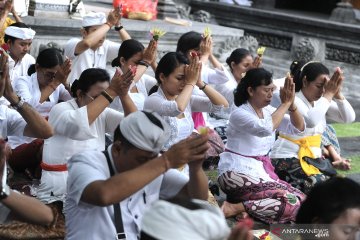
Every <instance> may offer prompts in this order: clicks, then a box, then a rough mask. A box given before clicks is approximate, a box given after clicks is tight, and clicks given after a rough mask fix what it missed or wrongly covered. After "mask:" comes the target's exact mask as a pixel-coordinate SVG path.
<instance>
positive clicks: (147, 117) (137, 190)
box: [65, 111, 209, 240]
mask: <svg viewBox="0 0 360 240" xmlns="http://www.w3.org/2000/svg"><path fill="white" fill-rule="evenodd" d="M169 136H170V127H169V126H168V125H167V123H166V122H164V121H163V120H162V119H161V117H160V116H159V115H158V114H156V113H149V112H144V111H138V112H134V113H131V114H130V115H128V116H127V117H126V118H124V119H123V121H122V122H121V124H120V126H119V127H118V128H117V129H116V130H115V133H114V143H113V144H112V145H110V146H109V148H108V149H107V150H105V151H104V152H96V151H88V152H84V153H80V154H77V155H74V156H73V157H72V158H71V159H70V160H69V163H68V169H69V176H68V185H67V188H68V195H67V199H66V204H65V218H66V232H67V237H66V239H68V240H70V239H114V238H115V237H119V236H118V233H120V232H119V231H117V229H118V228H117V227H116V226H115V224H114V221H113V219H114V218H115V219H116V218H117V217H118V216H120V219H121V220H122V223H123V224H121V225H123V229H124V233H125V235H126V237H125V238H126V239H128V240H131V239H137V237H138V235H139V234H140V227H139V226H140V223H141V219H142V215H143V213H144V211H145V210H146V209H148V207H149V206H150V205H151V203H153V202H154V201H156V200H158V199H159V198H162V199H168V198H172V197H174V196H178V195H183V196H186V197H190V198H196V199H202V200H206V199H207V197H208V186H207V177H206V175H205V173H204V171H203V170H202V162H203V160H204V156H205V152H206V150H207V149H208V148H209V146H208V143H207V141H208V137H207V136H206V135H200V136H197V137H189V138H187V139H185V140H183V141H181V142H179V143H177V144H175V145H173V146H172V147H171V148H170V149H169V150H168V151H167V152H165V153H163V154H162V155H159V152H160V150H161V149H162V148H163V145H164V144H165V143H166V142H167V141H168V138H169ZM184 164H189V172H190V174H189V177H187V176H185V175H184V174H181V173H180V172H179V171H177V170H176V168H178V167H180V166H182V165H184ZM112 205H114V206H112ZM116 205H117V206H116ZM119 205H120V207H119ZM116 208H117V209H119V210H118V211H117V212H116V213H115V214H114V211H113V209H116ZM114 215H115V216H114ZM121 216H122V217H121ZM115 222H116V221H115Z"/></svg>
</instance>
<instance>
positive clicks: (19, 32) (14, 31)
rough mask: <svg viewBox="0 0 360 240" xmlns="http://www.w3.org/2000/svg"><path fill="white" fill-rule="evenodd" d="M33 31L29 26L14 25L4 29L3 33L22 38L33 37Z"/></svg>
mask: <svg viewBox="0 0 360 240" xmlns="http://www.w3.org/2000/svg"><path fill="white" fill-rule="evenodd" d="M35 33H36V32H35V31H34V30H32V29H31V28H19V27H15V26H9V27H7V28H6V29H5V34H6V35H8V36H11V37H14V38H19V39H22V40H26V39H33V38H34V36H35Z"/></svg>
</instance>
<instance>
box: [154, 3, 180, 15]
mask: <svg viewBox="0 0 360 240" xmlns="http://www.w3.org/2000/svg"><path fill="white" fill-rule="evenodd" d="M157 11H158V13H157V18H158V19H164V18H165V17H171V18H179V13H178V10H177V8H176V5H175V3H174V1H173V0H159V1H158V5H157Z"/></svg>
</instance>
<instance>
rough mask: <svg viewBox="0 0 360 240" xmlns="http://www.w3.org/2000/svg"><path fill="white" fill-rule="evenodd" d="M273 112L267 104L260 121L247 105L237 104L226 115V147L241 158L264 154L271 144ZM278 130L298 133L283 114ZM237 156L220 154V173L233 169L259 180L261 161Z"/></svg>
mask: <svg viewBox="0 0 360 240" xmlns="http://www.w3.org/2000/svg"><path fill="white" fill-rule="evenodd" d="M275 111H276V109H275V108H273V107H272V106H270V105H269V106H266V107H264V108H263V109H262V112H263V116H264V118H263V119H261V118H259V117H258V115H257V114H256V112H255V110H254V109H253V107H252V106H251V105H250V103H249V102H247V103H245V104H242V105H240V106H239V107H238V108H237V109H235V110H234V111H233V112H232V113H231V115H230V119H229V125H228V127H227V130H226V135H227V139H228V141H227V144H226V148H227V149H229V150H230V151H232V152H235V153H239V154H241V155H245V156H264V155H267V154H268V153H269V151H270V149H271V147H272V145H273V143H274V141H275V131H274V130H273V127H274V125H273V121H272V116H271V115H272V114H273V112H275ZM278 130H281V131H284V132H290V133H299V132H300V131H299V130H298V129H297V128H295V127H294V126H293V125H292V124H291V121H290V117H289V115H285V117H284V118H283V120H282V121H281V123H280V125H279V127H278ZM241 155H236V154H233V153H230V152H224V153H222V154H220V161H219V172H220V174H223V173H225V172H226V171H234V170H235V171H237V172H241V173H245V174H253V175H254V176H258V177H261V176H262V175H263V172H265V171H264V169H263V164H262V162H260V161H257V160H255V159H254V158H249V157H245V156H241ZM266 175H267V174H266Z"/></svg>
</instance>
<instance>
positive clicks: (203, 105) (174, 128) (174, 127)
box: [144, 87, 223, 151]
mask: <svg viewBox="0 0 360 240" xmlns="http://www.w3.org/2000/svg"><path fill="white" fill-rule="evenodd" d="M222 108H223V105H214V104H212V103H211V101H210V99H209V98H208V97H203V96H197V95H192V96H191V99H190V102H189V103H188V105H187V106H186V109H185V111H184V112H181V111H180V110H179V108H178V105H177V103H176V101H175V100H167V99H166V97H165V95H164V92H163V91H162V89H161V87H159V89H158V91H157V92H155V93H153V94H152V95H151V96H149V97H148V98H147V99H146V100H145V103H144V109H145V110H150V111H153V112H157V113H158V114H159V115H161V116H163V118H164V119H165V121H166V122H167V123H168V124H169V125H170V128H171V133H170V139H169V141H168V142H167V143H166V144H165V146H164V149H163V150H165V151H166V150H168V149H169V148H170V147H171V146H172V145H173V144H175V143H177V142H178V138H179V136H182V137H184V138H186V137H188V136H190V134H191V132H192V130H193V129H194V122H193V120H192V116H191V113H192V112H214V111H220V110H221V109H222ZM182 113H183V114H184V115H185V118H186V121H187V124H188V128H185V127H184V126H183V125H182V127H181V129H182V130H181V131H180V126H179V124H178V118H177V116H179V115H180V114H182ZM183 121H185V120H183ZM184 129H185V130H186V131H187V132H188V135H187V136H185V135H184V134H183V133H182V131H183V130H184ZM188 129H191V131H189V130H188Z"/></svg>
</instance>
